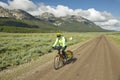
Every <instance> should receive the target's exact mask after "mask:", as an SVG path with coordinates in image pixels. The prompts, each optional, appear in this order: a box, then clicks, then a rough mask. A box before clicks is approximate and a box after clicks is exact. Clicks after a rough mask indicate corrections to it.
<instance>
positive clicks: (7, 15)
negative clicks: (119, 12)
mask: <svg viewBox="0 0 120 80" xmlns="http://www.w3.org/2000/svg"><path fill="white" fill-rule="evenodd" d="M8 27H9V28H8ZM16 27H20V28H21V30H22V29H23V30H24V28H29V30H30V31H32V29H37V32H41V31H42V32H55V31H56V32H57V31H68V32H93V31H94V32H96V31H107V30H104V29H102V28H101V27H99V26H98V25H96V24H94V23H93V22H91V21H89V20H87V19H85V18H83V17H81V16H75V15H68V16H65V17H55V16H54V15H53V14H52V13H47V12H46V13H43V14H42V15H39V16H33V15H31V14H29V13H27V12H25V11H23V10H20V9H18V10H8V9H5V8H3V7H0V32H12V30H15V31H13V32H19V30H17V29H19V28H16ZM1 28H2V29H1ZM4 28H8V29H4ZM13 28H15V29H13ZM9 30H10V31H9ZM26 30H28V29H26ZM29 30H28V31H27V32H29ZM38 30H39V31H38ZM20 32H22V31H20ZM32 32H34V31H32Z"/></svg>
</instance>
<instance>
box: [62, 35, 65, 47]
mask: <svg viewBox="0 0 120 80" xmlns="http://www.w3.org/2000/svg"><path fill="white" fill-rule="evenodd" d="M62 47H65V37H62Z"/></svg>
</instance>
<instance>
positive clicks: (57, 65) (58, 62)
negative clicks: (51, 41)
mask: <svg viewBox="0 0 120 80" xmlns="http://www.w3.org/2000/svg"><path fill="white" fill-rule="evenodd" d="M63 65H64V64H63V60H62V58H61V57H60V56H59V55H57V56H55V58H54V69H55V70H57V69H59V68H61V67H62V66H63Z"/></svg>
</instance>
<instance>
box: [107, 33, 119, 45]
mask: <svg viewBox="0 0 120 80" xmlns="http://www.w3.org/2000/svg"><path fill="white" fill-rule="evenodd" d="M108 36H109V37H110V38H112V39H113V40H114V41H115V42H116V43H117V44H118V45H120V32H118V33H110V34H108Z"/></svg>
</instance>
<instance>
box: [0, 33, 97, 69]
mask: <svg viewBox="0 0 120 80" xmlns="http://www.w3.org/2000/svg"><path fill="white" fill-rule="evenodd" d="M63 35H65V36H66V38H67V40H68V46H71V45H73V44H77V43H79V42H84V41H86V40H89V39H91V38H93V37H95V36H98V34H96V33H63ZM69 37H72V38H73V40H71V41H70V40H69ZM55 38H56V34H55V33H0V70H4V69H6V68H9V67H11V66H17V65H20V64H24V63H28V62H30V61H32V60H36V59H38V58H39V57H40V56H42V55H44V54H48V53H49V52H51V50H50V49H51V47H52V45H53V43H54V41H55Z"/></svg>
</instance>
